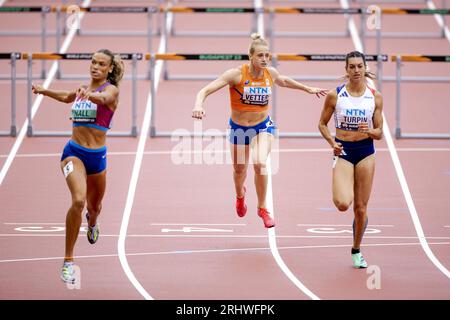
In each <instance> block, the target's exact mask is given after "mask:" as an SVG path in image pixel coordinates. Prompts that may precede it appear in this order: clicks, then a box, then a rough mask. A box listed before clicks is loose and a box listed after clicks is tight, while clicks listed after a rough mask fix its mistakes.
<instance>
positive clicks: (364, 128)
mask: <svg viewBox="0 0 450 320" xmlns="http://www.w3.org/2000/svg"><path fill="white" fill-rule="evenodd" d="M369 130H370V129H369V124H368V123H367V122H360V123H358V132H361V133H366V134H369Z"/></svg>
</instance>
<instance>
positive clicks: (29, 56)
mask: <svg viewBox="0 0 450 320" xmlns="http://www.w3.org/2000/svg"><path fill="white" fill-rule="evenodd" d="M93 54H94V53H65V54H59V53H54V54H49V53H24V54H22V59H26V60H27V89H28V90H27V120H28V127H27V136H28V137H67V136H70V135H71V134H72V132H71V131H38V130H36V129H35V128H34V127H33V119H32V118H33V117H32V104H33V103H32V100H33V99H32V94H31V87H32V78H33V77H32V72H33V70H32V65H33V58H35V60H37V59H50V60H57V59H64V57H66V58H65V60H87V59H90V58H91V57H92V55H93ZM120 55H121V57H122V59H123V60H131V61H132V70H131V73H132V75H131V88H132V89H131V90H132V95H131V100H132V101H131V129H130V131H125V132H122V131H114V130H111V131H108V133H107V134H108V136H112V137H137V134H138V131H137V61H139V60H142V56H143V55H142V54H141V53H120ZM76 56H79V58H76Z"/></svg>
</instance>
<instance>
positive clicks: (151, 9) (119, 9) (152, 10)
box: [56, 0, 162, 80]
mask: <svg viewBox="0 0 450 320" xmlns="http://www.w3.org/2000/svg"><path fill="white" fill-rule="evenodd" d="M157 2H158V4H161V3H162V0H157ZM69 8H70V6H61V7H58V8H57V23H56V26H57V28H56V47H57V48H59V47H60V44H61V36H62V34H63V29H62V28H61V12H66V11H67V10H68V9H69ZM79 10H80V12H86V13H98V14H100V13H103V14H108V13H136V14H139V13H146V14H147V27H146V30H144V31H139V30H130V31H123V30H96V31H83V30H82V28H81V26H79V29H78V30H77V35H79V36H145V37H146V39H147V52H152V50H153V48H152V39H153V36H155V35H159V34H160V33H161V32H160V26H158V27H157V30H155V31H153V27H152V24H153V22H152V21H153V19H152V16H153V15H154V14H156V13H159V12H160V8H159V7H156V6H147V7H137V6H134V7H129V6H114V7H92V6H91V7H81V8H79ZM159 21H160V18H159V15H158V22H157V23H159ZM150 74H151V66H150V63H149V65H148V71H147V75H146V76H139V78H140V79H150ZM57 79H67V80H77V79H83V76H80V75H70V76H63V75H62V74H61V71H60V68H59V64H58V72H57Z"/></svg>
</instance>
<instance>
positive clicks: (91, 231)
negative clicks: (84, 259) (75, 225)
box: [86, 212, 100, 244]
mask: <svg viewBox="0 0 450 320" xmlns="http://www.w3.org/2000/svg"><path fill="white" fill-rule="evenodd" d="M86 219H87V221H88V230H87V238H88V241H89V243H90V244H94V243H96V242H97V240H98V236H99V234H100V229H99V228H98V225H95V226H93V227H91V226H90V225H89V213H87V212H86Z"/></svg>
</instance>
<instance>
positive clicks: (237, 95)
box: [230, 64, 273, 112]
mask: <svg viewBox="0 0 450 320" xmlns="http://www.w3.org/2000/svg"><path fill="white" fill-rule="evenodd" d="M272 86H273V80H272V76H271V75H270V72H269V70H268V69H264V74H263V77H262V78H259V79H254V78H253V77H252V76H251V74H250V71H249V66H248V64H244V65H242V79H241V82H239V83H238V84H237V85H235V86H230V100H231V109H233V110H238V111H251V112H261V111H266V110H267V109H268V108H269V107H270V106H269V99H270V96H271V95H272Z"/></svg>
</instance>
